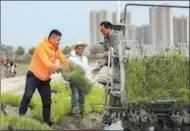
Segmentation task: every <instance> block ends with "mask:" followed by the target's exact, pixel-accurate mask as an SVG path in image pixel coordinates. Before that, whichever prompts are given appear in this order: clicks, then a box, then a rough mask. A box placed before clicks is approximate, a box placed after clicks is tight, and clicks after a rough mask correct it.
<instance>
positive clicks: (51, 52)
mask: <svg viewBox="0 0 190 131" xmlns="http://www.w3.org/2000/svg"><path fill="white" fill-rule="evenodd" d="M56 59H59V60H60V62H61V63H62V64H65V65H68V64H70V62H69V60H68V59H66V57H65V56H64V54H63V53H62V52H61V50H60V49H57V50H56V49H55V47H53V46H52V45H51V44H50V43H49V41H48V38H47V37H46V38H45V39H44V40H43V41H42V42H41V43H40V44H39V45H38V46H37V47H36V49H35V52H34V54H33V56H32V60H31V62H30V65H29V67H28V70H29V71H31V72H33V73H34V75H35V76H36V77H37V78H39V79H40V80H42V81H45V80H48V79H49V78H50V76H51V74H52V71H55V70H57V69H58V68H59V66H58V65H56V64H55V60H56Z"/></svg>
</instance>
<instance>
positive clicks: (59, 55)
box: [58, 50, 71, 65]
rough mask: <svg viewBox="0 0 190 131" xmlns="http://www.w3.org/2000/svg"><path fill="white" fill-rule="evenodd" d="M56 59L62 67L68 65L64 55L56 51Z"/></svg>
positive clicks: (68, 62)
mask: <svg viewBox="0 0 190 131" xmlns="http://www.w3.org/2000/svg"><path fill="white" fill-rule="evenodd" d="M58 59H59V60H60V62H61V63H62V64H63V65H70V64H71V63H70V61H69V60H68V59H67V58H66V57H65V55H64V54H63V53H62V52H61V50H59V51H58Z"/></svg>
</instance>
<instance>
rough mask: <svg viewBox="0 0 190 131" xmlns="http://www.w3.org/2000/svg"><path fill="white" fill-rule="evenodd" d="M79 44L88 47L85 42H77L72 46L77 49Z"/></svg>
mask: <svg viewBox="0 0 190 131" xmlns="http://www.w3.org/2000/svg"><path fill="white" fill-rule="evenodd" d="M77 46H84V47H87V46H88V44H86V43H85V42H80V41H79V42H77V43H76V44H74V45H73V46H72V49H76V47H77Z"/></svg>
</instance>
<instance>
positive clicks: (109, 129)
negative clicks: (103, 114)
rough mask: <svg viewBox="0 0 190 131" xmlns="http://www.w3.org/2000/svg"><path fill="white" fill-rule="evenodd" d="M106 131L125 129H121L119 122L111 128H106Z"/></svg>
mask: <svg viewBox="0 0 190 131" xmlns="http://www.w3.org/2000/svg"><path fill="white" fill-rule="evenodd" d="M104 130H106V131H107V130H108V131H111V130H112V131H113V130H120V131H122V130H123V127H121V121H117V122H116V123H113V124H111V125H110V126H108V127H105V128H104Z"/></svg>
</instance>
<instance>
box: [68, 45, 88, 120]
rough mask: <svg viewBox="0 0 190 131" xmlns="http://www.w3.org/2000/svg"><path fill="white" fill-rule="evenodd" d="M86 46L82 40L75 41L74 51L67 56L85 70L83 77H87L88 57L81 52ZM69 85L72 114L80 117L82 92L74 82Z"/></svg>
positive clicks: (81, 112) (83, 100) (82, 99)
mask: <svg viewBox="0 0 190 131" xmlns="http://www.w3.org/2000/svg"><path fill="white" fill-rule="evenodd" d="M87 46H88V44H86V43H84V42H77V43H76V44H74V45H73V46H72V49H73V51H74V53H72V55H71V56H70V57H69V60H70V62H71V63H72V64H73V65H76V66H78V67H80V68H82V69H83V70H84V71H85V77H87V71H88V59H87V57H86V56H84V55H83V52H84V50H85V48H86V47H87ZM70 87H71V92H72V100H71V101H72V113H73V115H74V116H77V117H80V118H81V117H82V116H83V110H84V102H85V97H84V94H83V92H81V90H79V88H78V87H77V85H75V84H74V83H70Z"/></svg>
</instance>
